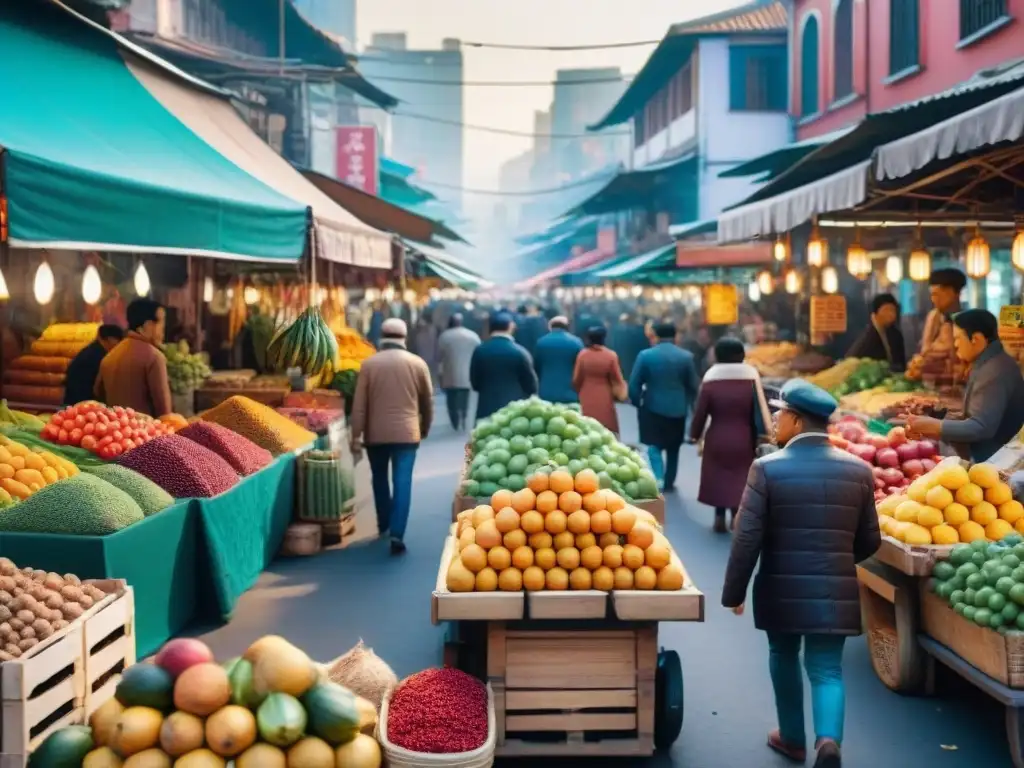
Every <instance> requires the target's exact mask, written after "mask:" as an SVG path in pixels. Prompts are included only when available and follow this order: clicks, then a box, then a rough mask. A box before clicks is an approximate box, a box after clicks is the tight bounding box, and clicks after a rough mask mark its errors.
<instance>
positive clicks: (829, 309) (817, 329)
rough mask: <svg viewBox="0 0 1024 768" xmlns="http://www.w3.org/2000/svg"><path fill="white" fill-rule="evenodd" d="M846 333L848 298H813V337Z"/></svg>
mask: <svg viewBox="0 0 1024 768" xmlns="http://www.w3.org/2000/svg"><path fill="white" fill-rule="evenodd" d="M829 333H846V298H845V297H843V296H812V297H811V335H812V336H819V335H824V334H829Z"/></svg>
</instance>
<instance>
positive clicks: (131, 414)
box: [124, 408, 135, 418]
mask: <svg viewBox="0 0 1024 768" xmlns="http://www.w3.org/2000/svg"><path fill="white" fill-rule="evenodd" d="M124 412H125V413H127V414H128V418H133V417H134V416H135V409H134V408H125V409H124Z"/></svg>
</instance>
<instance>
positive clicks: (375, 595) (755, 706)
mask: <svg viewBox="0 0 1024 768" xmlns="http://www.w3.org/2000/svg"><path fill="white" fill-rule="evenodd" d="M442 405H443V404H442ZM621 418H622V424H623V428H624V433H625V434H624V437H625V438H626V439H627V440H629V439H630V438H631V437H634V436H635V416H634V415H633V412H632V410H631V409H625V408H624V409H623V412H622V414H621ZM463 444H464V438H462V437H460V436H458V435H455V434H453V433H452V432H451V430H450V429H449V428H448V427H447V425H440V426H438V427H437V428H436V430H435V434H434V435H432V436H431V437H430V439H429V440H427V441H426V442H425V443H424V444H423V446H422V447H421V449H420V455H419V457H418V459H417V464H416V483H415V489H414V504H413V511H412V518H411V521H410V525H409V532H408V535H407V537H406V541H407V543H408V545H409V551H408V553H407V554H406V555H405V556H404V557H401V558H391V557H389V556H388V554H387V551H386V548H385V546H383V545H381V544H379V543H373V544H368V545H365V546H361V547H357V548H352V549H346V550H340V551H333V552H327V553H324V554H321V555H319V556H317V557H313V558H305V559H298V560H279V561H277V562H275V563H274V564H273V566H272V567H271V569H270V570H268V571H267V572H266V573H265V574H264V575H263V577H262V578H261V580H260V582H259V584H258V585H257V586H256V587H255V588H254V589H252V590H251V591H250V592H249V593H248V594H246V595H245V596H244V597H243V598H242V600H241V602H240V604H239V606H238V608H237V611H236V613H235V616H234V618H233V620H232V621H231V623H230V624H228V625H226V626H224V627H220V628H217V629H215V630H213V631H211V632H209V633H206V634H204V635H203V638H204V639H205V640H207V641H208V642H209V643H210V645H211V646H212V647H213V649H214V651H215V653H216V654H217V656H218V658H230V657H232V656H236V655H238V654H240V653H241V652H242V651H243V650H244V649H245V647H246V646H247V645H248V644H249V643H250V642H252V641H253V640H255V639H256V638H257V637H260V636H261V635H264V634H268V633H274V634H280V635H283V636H285V637H288V638H289V639H291V640H292V641H293V642H295V643H296V644H298V645H300V646H301V647H303V648H305V649H306V650H307V651H308V652H309V653H310V654H311V655H312V656H314V657H315V658H317V659H319V660H321V661H326V660H329V659H333V658H335V657H337V656H339V655H341V654H342V653H344V652H345V651H346V650H348V649H349V648H350V647H352V646H353V645H354V644H355V643H356V642H358V641H359V640H360V639H362V640H364V641H365V642H366V643H367V645H369V646H371V647H373V648H374V650H375V651H376V652H377V653H378V654H379V655H380V656H381V657H382V658H384V659H385V660H386V661H388V663H389V664H391V666H392V667H393V668H394V669H395V671H396V672H397V673H398V675H399V676H400V677H401V676H404V675H408V674H411V673H413V672H416V671H419V670H421V669H424V668H426V667H430V666H436V665H437V664H439V663H440V661H441V652H442V645H443V634H442V629H441V628H439V627H433V626H432V625H431V623H430V593H431V590H432V588H433V585H434V581H435V578H436V574H437V568H438V560H439V558H440V554H441V546H442V542H443V539H444V536H445V533H446V531H447V527H448V524H449V517H450V509H451V507H450V504H451V498H452V493H453V491H454V487H455V482H456V478H457V475H458V471H459V464H460V461H461V460H462V445H463ZM686 450H687V454H686V456H685V460H684V462H683V466H682V469H681V473H680V474H681V478H680V487H679V490H678V491H677V492H676V493H675V494H672V495H671V496H670V498H669V500H668V510H667V534H668V536H669V538H670V539H671V541H672V543H673V544H674V546H675V547H676V549H677V551H678V552H679V553H680V555H681V557H682V558H683V560H684V562H685V563H686V567H687V569H688V571H689V572H690V575H691V577H692V578H693V580H694V581H695V583H696V584H697V586H698V587H700V588H701V589H702V590H703V591H704V593H705V595H706V596H707V603H706V605H707V610H706V621H705V622H704V623H703V624H672V623H664V624H662V625H661V630H660V638H659V639H660V643H661V645H662V646H663V647H666V648H673V649H675V650H677V651H678V652H679V654H680V656H681V657H682V659H683V674H684V678H685V683H686V709H685V723H684V726H683V733H682V736H681V737H680V739H679V740H678V742H677V743H676V744H675V746H674V748H673V749H672V750H671V753H670V754H666V755H658V756H656V757H655V758H652V759H650V760H625V759H620V760H611V761H601V760H588V761H585V762H581V763H580V765H581V766H582V765H587V766H588V767H589V766H599V765H616V766H633V765H644V766H655V767H657V768H662V767H667V766H686V768H776V766H783V765H791V764H790V763H786V762H785V761H783V760H781V758H777V757H776V756H775V755H774V754H773V753H771V752H769V751H768V750H767V749H766V748H765V747H764V740H765V735H766V733H767V732H768V731H769V730H770V729H772V728H773V727H774V726H775V714H774V705H773V699H772V689H771V684H770V682H769V679H768V668H767V646H766V642H765V638H764V635H763V634H762V633H760V632H758V631H757V630H756V629H755V628H754V626H753V623H752V619H751V617H750V615H749V614H750V612H748V613H747V615H745V616H743V617H742V618H737V617H735V616H734V615H733V614H732V613H731V612H729V611H726V610H724V609H722V608H720V607H719V599H720V590H721V580H722V573H723V570H724V566H725V561H726V559H727V557H728V551H729V536H728V535H724V536H723V535H715V534H713V533H712V532H711V530H710V528H711V519H712V512H711V510H709V509H707V508H705V507H702V506H701V505H699V504H698V503H697V502H696V500H695V499H696V491H697V484H698V477H699V458H698V457H697V456H696V454H695V453H693V451H692V449H686ZM845 674H846V681H847V710H846V741H845V748H844V765H845V766H847V768H917V766H920V767H921V768H925V766H927V767H928V768H933V767H937V768H1003V766H1010V765H1011V762H1010V758H1009V755H1008V752H1007V748H1006V736H1005V731H1004V726H1003V722H1004V721H1003V710H1002V709H1001V708H1000V707H998V706H996V705H994V704H993V703H992V702H991V701H990V700H988V699H987V698H985V697H983V696H980V695H978V694H977V693H976V692H975V691H974V690H973V689H972V688H970V687H968V686H966V685H965V684H962V683H960V682H959V681H958V680H956V679H948V678H947V676H943V677H942V678H941V680H940V683H941V685H940V694H939V696H938V697H936V698H934V699H924V698H905V697H901V696H898V695H896V694H894V693H891V692H890V691H888V690H887V689H886V688H885V687H884V686H883V685H882V684H881V683H880V682H879V681H878V679H877V678H876V677H875V674H874V672H873V671H872V669H871V665H870V661H869V659H868V656H867V650H866V646H865V643H864V641H863V639H861V638H857V639H855V640H853V641H851V642H850V643H849V644H848V645H847V652H846V658H845ZM807 709H808V726H809V727H810V724H809V718H810V699H809V695H808V697H807ZM518 764H519V763H518V762H516V763H513V762H509V761H506V762H505V763H503V764H502V765H504V766H509V767H511V766H513V765H518ZM523 764H525V761H524V763H523ZM553 764H554V762H552V763H538V762H536V761H531V762H530V765H533V766H537V765H553ZM557 764H558V765H559V766H565V767H566V768H569V766H571V765H572V763H570V762H566V761H560V762H558V763H557Z"/></svg>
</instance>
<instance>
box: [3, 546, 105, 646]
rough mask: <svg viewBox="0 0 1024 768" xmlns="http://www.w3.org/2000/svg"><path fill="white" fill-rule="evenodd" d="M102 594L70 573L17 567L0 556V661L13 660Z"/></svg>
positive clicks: (87, 608)
mask: <svg viewBox="0 0 1024 768" xmlns="http://www.w3.org/2000/svg"><path fill="white" fill-rule="evenodd" d="M104 597H106V593H105V592H103V590H101V589H100V588H99V587H96V586H94V585H92V584H83V583H82V580H81V579H79V578H78V577H77V576H75V575H74V574H73V573H65V574H64V575H63V576H61V575H60V574H59V573H47V572H46V571H40V570H37V569H32V568H18V566H16V565H15V564H14V563H13V562H11V561H10V560H8V559H7V558H6V557H0V663H2V662H4V661H10V660H11V659H16V658H18V657H19V656H21V655H22V654H24V653H26V652H27V651H29V650H30V649H31V648H33V647H34V646H36V645H38V644H39V643H41V642H42V641H43V640H46V639H47V638H48V637H50V636H51V635H52V634H53V633H54V632H56V631H58V630H61V629H64V628H65V627H66V626H68V624H70V623H71V622H73V621H74V620H75V619H77V618H80V617H81V616H82V614H83V613H85V612H86V611H87V610H89V609H90V608H92V607H93V605H95V604H96V603H97V602H99V601H100V600H102V599H103V598H104Z"/></svg>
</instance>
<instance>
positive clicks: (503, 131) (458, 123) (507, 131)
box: [375, 107, 632, 139]
mask: <svg viewBox="0 0 1024 768" xmlns="http://www.w3.org/2000/svg"><path fill="white" fill-rule="evenodd" d="M375 109H380V108H379V107H375ZM388 114H389V115H391V116H392V117H406V118H409V119H410V120H422V121H424V122H427V123H437V124H439V125H450V126H453V127H456V128H463V129H465V130H467V131H480V132H481V133H494V134H498V135H500V136H519V137H522V138H526V139H602V138H605V137H606V136H630V135H632V134H631V133H630V131H600V132H595V133H534V132H533V131H517V130H514V129H512V128H498V127H496V126H492V125H475V124H473V123H466V122H463V121H462V120H449V119H447V118H444V117H434V116H432V115H419V114H416V113H415V112H388Z"/></svg>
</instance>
